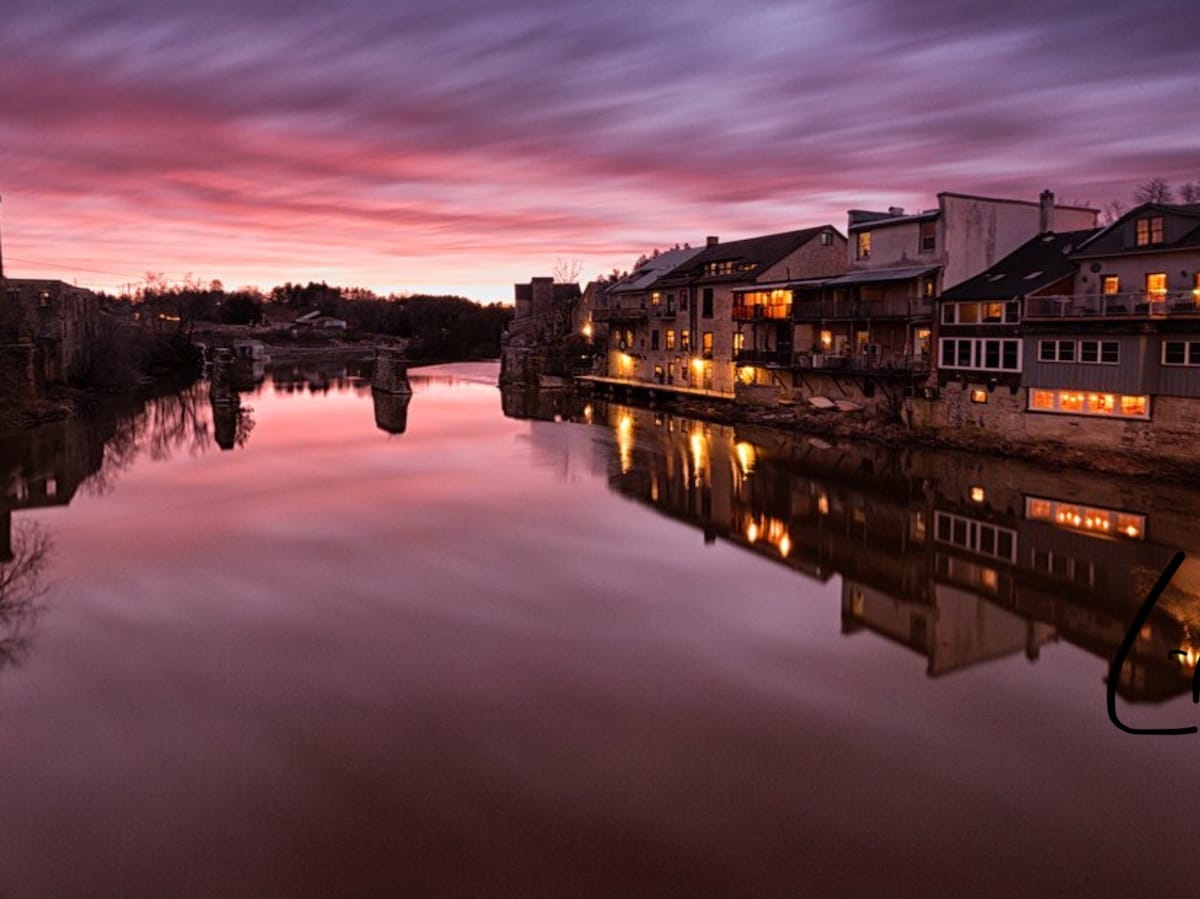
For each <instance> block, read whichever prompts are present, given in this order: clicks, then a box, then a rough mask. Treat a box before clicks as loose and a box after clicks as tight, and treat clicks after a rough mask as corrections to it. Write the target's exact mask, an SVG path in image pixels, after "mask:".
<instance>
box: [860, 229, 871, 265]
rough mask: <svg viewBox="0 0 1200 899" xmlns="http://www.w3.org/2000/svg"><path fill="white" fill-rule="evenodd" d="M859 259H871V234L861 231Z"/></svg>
mask: <svg viewBox="0 0 1200 899" xmlns="http://www.w3.org/2000/svg"><path fill="white" fill-rule="evenodd" d="M858 258H859V259H870V258H871V232H870V231H860V232H859V233H858Z"/></svg>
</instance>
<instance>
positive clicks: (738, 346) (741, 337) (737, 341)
mask: <svg viewBox="0 0 1200 899" xmlns="http://www.w3.org/2000/svg"><path fill="white" fill-rule="evenodd" d="M745 348H746V335H745V334H743V333H742V332H741V331H738V332H737V333H736V334H734V335H733V351H734V352H735V353H736V352H737V351H738V350H744V349H745Z"/></svg>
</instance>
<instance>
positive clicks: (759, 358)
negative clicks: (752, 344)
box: [733, 349, 792, 368]
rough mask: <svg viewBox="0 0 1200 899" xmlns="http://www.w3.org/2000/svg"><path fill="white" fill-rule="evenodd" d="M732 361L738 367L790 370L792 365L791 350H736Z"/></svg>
mask: <svg viewBox="0 0 1200 899" xmlns="http://www.w3.org/2000/svg"><path fill="white" fill-rule="evenodd" d="M733 359H734V361H735V362H736V363H737V364H738V365H775V366H781V367H783V368H790V367H791V365H792V351H791V350H757V349H745V350H736V351H735V352H734V354H733Z"/></svg>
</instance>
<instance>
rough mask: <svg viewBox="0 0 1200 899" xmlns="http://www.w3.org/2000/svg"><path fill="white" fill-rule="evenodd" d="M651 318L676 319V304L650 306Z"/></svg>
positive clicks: (652, 304)
mask: <svg viewBox="0 0 1200 899" xmlns="http://www.w3.org/2000/svg"><path fill="white" fill-rule="evenodd" d="M650 317H651V318H674V317H675V304H674V303H658V304H657V305H656V304H654V303H651V304H650Z"/></svg>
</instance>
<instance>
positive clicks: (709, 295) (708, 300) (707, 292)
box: [700, 287, 713, 318]
mask: <svg viewBox="0 0 1200 899" xmlns="http://www.w3.org/2000/svg"><path fill="white" fill-rule="evenodd" d="M701 297H702V299H703V303H704V305H703V306H702V307H701V309H700V315H701V316H702V317H704V318H712V317H713V290H712V288H711V287H706V288H704V292H703V293H702V294H701Z"/></svg>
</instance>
